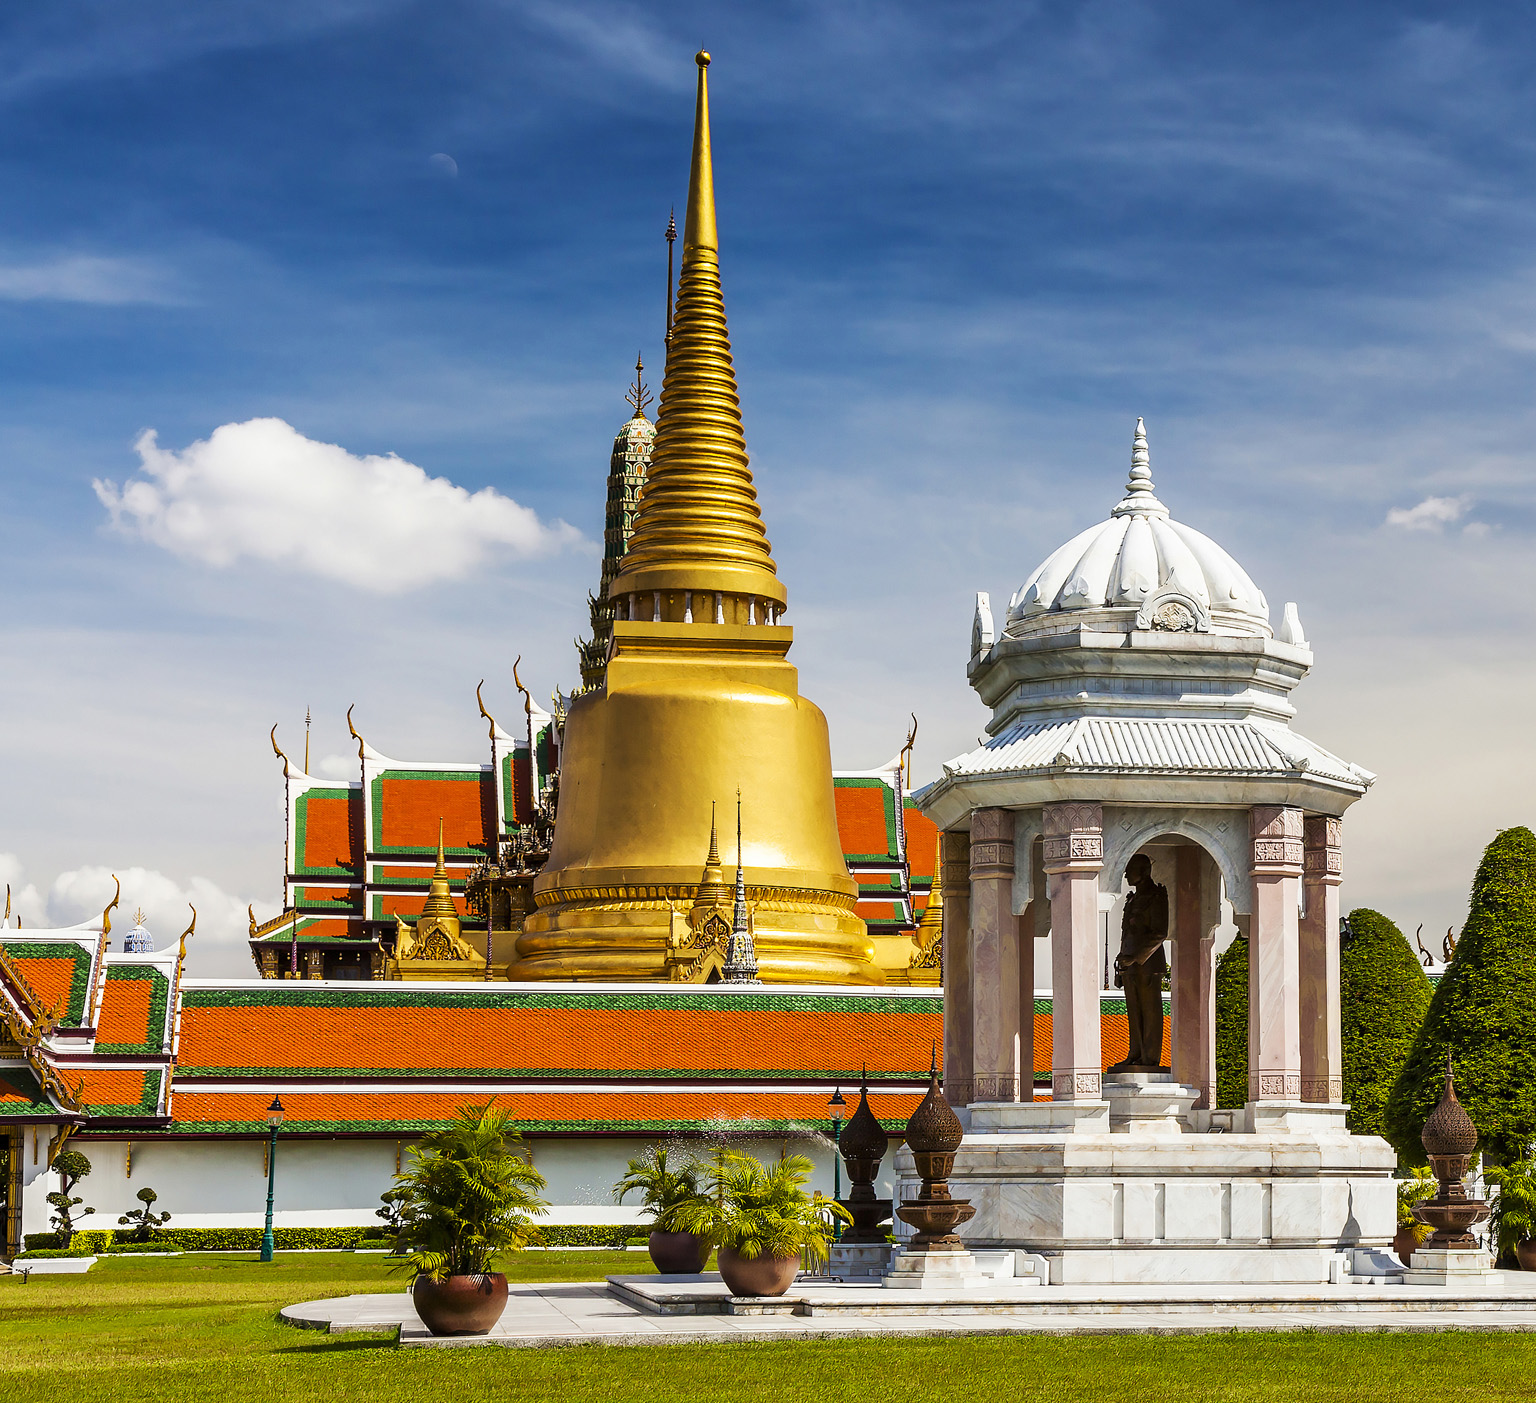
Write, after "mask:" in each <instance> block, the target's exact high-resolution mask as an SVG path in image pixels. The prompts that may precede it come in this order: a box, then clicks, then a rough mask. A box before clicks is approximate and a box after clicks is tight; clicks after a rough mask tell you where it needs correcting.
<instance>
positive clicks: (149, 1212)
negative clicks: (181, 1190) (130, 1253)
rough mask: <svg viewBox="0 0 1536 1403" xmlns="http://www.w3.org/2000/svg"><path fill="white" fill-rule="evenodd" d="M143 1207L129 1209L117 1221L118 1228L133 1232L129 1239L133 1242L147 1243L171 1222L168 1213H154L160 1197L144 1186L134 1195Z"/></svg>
mask: <svg viewBox="0 0 1536 1403" xmlns="http://www.w3.org/2000/svg"><path fill="white" fill-rule="evenodd" d="M134 1197H135V1198H136V1199H138V1201H139V1202H140V1203H142V1204H143V1205H144V1206H143V1207H142V1208H130V1209H129V1210H128V1211H127V1212H126V1213H125V1214H123V1216H122V1217H121V1218H119V1219H118V1220H117V1224H118V1226H119V1227H129V1228H132V1229H133V1231H132V1232H131V1233H130V1234H129V1239H130V1240H131V1241H133V1242H148V1241H150V1239H151V1238H153V1237H154V1236H155V1233H156V1231H157V1230H158V1229H160V1228H163V1227H164V1226H165V1225H166V1224H167V1223H169V1222H170V1221H171V1215H170V1214H169V1213H156V1212H155V1201H156V1199H158V1198H159V1197H160V1195H159V1194H157V1193H156V1192H155V1191H154V1190H153V1189H152V1188H150V1187H149V1186H148V1185H146V1186H145V1187H144V1188H142V1189H140V1190H139V1191H138V1193H136V1194H134Z"/></svg>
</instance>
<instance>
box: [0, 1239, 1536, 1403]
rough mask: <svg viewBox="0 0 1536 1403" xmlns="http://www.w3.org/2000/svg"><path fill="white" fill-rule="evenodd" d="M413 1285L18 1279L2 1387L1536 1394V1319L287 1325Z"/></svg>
mask: <svg viewBox="0 0 1536 1403" xmlns="http://www.w3.org/2000/svg"><path fill="white" fill-rule="evenodd" d="M514 1266H515V1270H514V1271H513V1272H509V1275H515V1276H516V1277H517V1278H518V1279H521V1280H524V1281H536V1280H539V1281H559V1280H566V1281H570V1280H580V1279H583V1278H588V1279H590V1278H598V1277H601V1276H604V1275H606V1274H608V1273H610V1272H637V1271H642V1270H648V1269H649V1267H650V1263H649V1261H648V1259H647V1258H646V1257H645V1256H644V1254H643V1253H637V1252H627V1253H608V1252H547V1253H546V1252H529V1253H525V1254H523V1255H522V1256H520V1257H519V1258H517V1259H516V1261H515V1264H514ZM401 1286H403V1282H402V1280H401V1278H399V1277H398V1276H392V1275H391V1274H390V1273H389V1272H388V1269H387V1266H386V1263H385V1260H384V1258H382V1257H376V1256H367V1255H354V1254H352V1253H349V1252H324V1253H302V1254H293V1255H285V1256H280V1257H279V1258H278V1260H277V1261H276V1262H275V1263H273V1264H272V1265H270V1266H262V1265H261V1263H259V1262H258V1261H256V1260H255V1257H254V1255H252V1254H230V1255H228V1256H223V1255H219V1256H213V1255H206V1256H205V1255H197V1256H187V1257H180V1258H175V1259H171V1260H161V1261H150V1260H146V1259H144V1258H138V1259H135V1258H132V1257H118V1258H107V1259H104V1260H103V1261H102V1262H101V1263H99V1264H98V1265H97V1266H96V1268H95V1269H94V1270H93V1271H91V1272H90V1273H89V1274H88V1275H86V1276H54V1277H35V1278H34V1279H33V1280H32V1281H31V1282H30V1283H29V1284H27V1285H22V1283H21V1281H20V1279H19V1278H16V1277H0V1400H3V1403H32V1400H34V1399H35V1400H44V1399H46V1400H49V1403H66V1401H68V1400H75V1401H76V1403H82V1401H83V1400H87V1399H89V1400H96V1399H101V1400H106V1403H138V1401H139V1400H143V1399H175V1400H178V1403H179V1400H201V1399H209V1400H217V1403H274V1401H275V1403H286V1401H287V1400H301V1399H302V1400H308V1399H317V1400H323V1403H349V1400H357V1403H396V1400H401V1403H404V1401H405V1400H409V1401H410V1403H423V1400H427V1403H436V1400H439V1399H440V1400H444V1403H458V1400H479V1399H487V1400H490V1399H495V1400H498V1403H500V1400H522V1399H557V1400H558V1403H588V1400H591V1401H592V1403H631V1400H634V1403H641V1400H644V1403H672V1400H678V1403H729V1400H736V1399H751V1400H764V1403H768V1401H769V1400H771V1401H772V1403H802V1400H819V1399H849V1400H854V1399H857V1400H859V1403H868V1400H869V1399H870V1398H871V1396H872V1395H874V1394H876V1393H879V1394H883V1395H886V1396H888V1397H890V1398H892V1399H894V1400H899V1401H900V1403H907V1400H912V1403H928V1400H951V1399H953V1400H962V1399H963V1400H966V1403H972V1400H974V1399H975V1397H976V1396H977V1394H978V1391H980V1393H981V1394H982V1395H983V1396H986V1395H991V1396H992V1397H996V1398H1001V1399H1006V1400H1008V1403H1014V1400H1031V1401H1032V1400H1042V1403H1073V1401H1074V1400H1078V1399H1082V1400H1093V1403H1185V1400H1196V1399H1199V1400H1205V1399H1213V1400H1250V1399H1252V1400H1265V1403H1269V1400H1284V1403H1296V1401H1297V1400H1300V1403H1309V1401H1310V1400H1323V1399H1329V1400H1333V1399H1337V1400H1342V1403H1375V1400H1383V1403H1398V1401H1399V1400H1400V1399H1402V1398H1403V1397H1405V1396H1406V1397H1409V1398H1417V1397H1419V1396H1428V1395H1431V1394H1432V1395H1433V1396H1434V1397H1435V1398H1436V1399H1437V1400H1450V1401H1451V1403H1461V1401H1462V1400H1465V1403H1496V1401H1497V1400H1501V1399H1517V1398H1518V1399H1526V1398H1529V1397H1530V1396H1531V1393H1532V1384H1531V1380H1532V1378H1533V1377H1536V1336H1532V1335H1476V1334H1460V1333H1457V1334H1445V1335H1321V1334H1310V1333H1305V1334H1293V1335H1252V1334H1250V1335H1241V1334H1236V1333H1233V1334H1230V1335H1220V1336H1205V1337H1146V1336H1109V1337H1099V1338H1090V1339H1076V1340H1073V1339H1050V1338H1038V1339H996V1338H982V1339H971V1340H964V1339H960V1340H943V1341H939V1340H911V1341H895V1340H883V1341H857V1342H846V1341H831V1340H828V1341H811V1340H807V1341H804V1342H797V1343H793V1344H742V1345H737V1344H722V1345H669V1346H659V1347H654V1348H641V1349H612V1348H604V1347H593V1348H584V1349H557V1350H511V1349H490V1348H487V1349H469V1350H445V1351H441V1352H439V1351H428V1350H411V1351H398V1350H396V1349H395V1348H394V1347H393V1345H392V1344H391V1343H390V1342H389V1341H388V1340H385V1339H383V1338H375V1337H359V1336H355V1335H343V1336H339V1337H336V1338H332V1337H330V1336H327V1335H322V1334H320V1333H318V1332H311V1331H300V1330H294V1329H292V1328H291V1327H289V1326H285V1325H279V1324H278V1323H277V1322H276V1319H275V1312H276V1311H277V1309H278V1308H279V1307H280V1306H283V1305H287V1304H289V1303H291V1302H294V1301H303V1300H314V1299H316V1298H317V1297H321V1296H340V1295H348V1294H351V1293H353V1292H359V1291H387V1290H390V1289H394V1288H396V1287H401Z"/></svg>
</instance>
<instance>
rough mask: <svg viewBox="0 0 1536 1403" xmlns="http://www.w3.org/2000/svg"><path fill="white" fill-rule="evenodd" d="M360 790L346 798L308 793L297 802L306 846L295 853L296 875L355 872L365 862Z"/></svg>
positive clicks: (345, 796) (343, 796) (322, 793)
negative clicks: (319, 871) (356, 809)
mask: <svg viewBox="0 0 1536 1403" xmlns="http://www.w3.org/2000/svg"><path fill="white" fill-rule="evenodd" d="M361 803H362V793H361V791H360V790H354V791H351V792H350V793H349V794H347V795H337V794H327V793H324V792H321V793H309V794H301V795H300V796H299V798H298V800H297V807H298V809H299V810H300V814H301V818H302V823H303V846H302V849H301V850H299V851H296V852H295V853H294V864H293V866H294V871H295V872H303V871H306V870H309V869H322V870H326V871H329V870H331V869H333V868H348V869H350V868H352V867H355V866H356V864H357V863H358V862H360V861H361V860H362V854H361V852H360V851H359V848H360V846H361V838H362V815H361V812H360V811H359V812H356V813H355V812H354V806H355V805H359V804H361Z"/></svg>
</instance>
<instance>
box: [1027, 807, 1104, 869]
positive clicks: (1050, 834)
mask: <svg viewBox="0 0 1536 1403" xmlns="http://www.w3.org/2000/svg"><path fill="white" fill-rule="evenodd" d="M1043 813H1044V818H1045V842H1044V843H1043V845H1042V846H1043V848H1044V858H1045V870H1046V871H1047V872H1050V873H1053V874H1054V873H1057V872H1097V871H1098V870H1099V869H1100V868H1101V867H1103V866H1104V806H1103V805H1102V804H1095V803H1089V802H1085V801H1074V802H1072V803H1069V804H1047V805H1046V806H1045V809H1044V811H1043Z"/></svg>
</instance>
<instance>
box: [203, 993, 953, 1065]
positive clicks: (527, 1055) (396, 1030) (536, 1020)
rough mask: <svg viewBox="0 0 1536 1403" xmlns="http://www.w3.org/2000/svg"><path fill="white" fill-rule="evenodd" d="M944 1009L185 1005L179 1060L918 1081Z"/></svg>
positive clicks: (940, 1029)
mask: <svg viewBox="0 0 1536 1403" xmlns="http://www.w3.org/2000/svg"><path fill="white" fill-rule="evenodd" d="M943 1024H944V1020H943V1014H942V1013H941V1012H940V1011H939V1009H938V1007H937V1001H935V1004H934V1006H932V1007H930V1006H927V1005H924V1006H923V1007H922V1010H921V1011H914V1012H912V1013H910V1014H904V1015H902V1016H892V1015H890V1014H888V1013H884V1014H882V1013H873V1012H855V1013H848V1012H839V1011H837V1010H836V1009H835V1008H831V1009H817V1010H814V1011H806V1010H768V1011H762V1012H758V1011H752V1010H738V1009H718V1008H714V1009H711V1008H703V1009H701V1008H674V1009H665V1008H663V1009H658V1008H654V1007H650V1008H647V1007H629V1008H601V1007H598V1008H592V1007H588V1008H561V1007H542V1008H526V1007H495V1006H492V1007H466V1006H464V1004H463V1003H451V1002H447V1001H445V1002H444V1003H442V1004H440V1005H438V1006H435V1007H434V1006H431V1005H429V1004H427V1003H426V1002H425V1001H423V1003H422V1004H421V1005H415V1004H412V1005H403V1006H386V1007H368V1006H363V1005H360V1004H359V1003H358V1002H356V1001H350V1000H338V1001H337V1002H335V1003H333V1004H325V1003H321V1002H319V1001H316V1002H314V1003H309V1002H306V1003H303V1004H299V1005H296V1006H285V1005H283V1004H272V1005H267V1004H255V1003H245V1002H241V1003H234V1004H218V1005H205V1004H202V1003H197V1002H188V1003H187V1004H186V1005H185V1006H184V1008H183V1011H182V1023H181V1047H180V1056H179V1063H180V1067H181V1074H182V1075H183V1076H195V1075H196V1074H197V1073H198V1072H199V1071H200V1070H204V1069H212V1070H215V1071H221V1072H222V1071H230V1072H233V1073H235V1074H239V1073H240V1072H242V1071H245V1072H251V1071H257V1070H262V1071H266V1070H271V1071H273V1072H278V1071H280V1072H282V1073H284V1074H290V1075H304V1074H306V1073H308V1074H310V1075H322V1074H332V1073H335V1072H338V1071H339V1072H340V1073H341V1074H343V1075H358V1076H367V1075H370V1074H372V1075H380V1074H390V1073H395V1074H400V1073H406V1074H409V1073H418V1074H426V1073H443V1072H447V1073H459V1074H463V1075H471V1076H473V1075H499V1074H502V1073H503V1072H506V1071H509V1070H513V1071H515V1072H516V1073H517V1074H518V1075H527V1076H538V1075H563V1076H611V1075H615V1074H617V1075H623V1076H640V1075H646V1074H668V1073H671V1074H675V1075H680V1076H683V1075H711V1076H714V1075H719V1074H720V1069H727V1072H729V1071H736V1072H738V1073H745V1074H747V1075H757V1074H762V1075H773V1074H777V1073H780V1072H783V1073H789V1074H793V1075H807V1076H814V1075H816V1074H817V1073H818V1072H824V1073H826V1074H827V1075H831V1076H838V1075H844V1074H846V1072H847V1069H848V1068H849V1067H852V1066H857V1065H858V1064H859V1063H861V1062H866V1061H867V1063H868V1065H869V1069H870V1071H871V1073H872V1074H874V1075H876V1076H880V1075H882V1074H887V1075H888V1074H890V1073H895V1072H899V1073H912V1074H914V1075H915V1074H916V1073H917V1072H921V1071H922V1070H923V1068H924V1067H925V1066H926V1065H927V1061H928V1052H929V1046H930V1044H931V1043H932V1042H933V1041H935V1040H942V1039H943V1036H944V1027H943Z"/></svg>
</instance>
